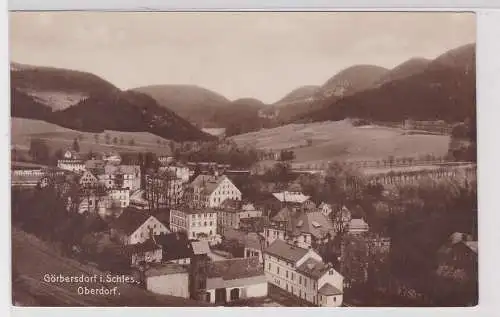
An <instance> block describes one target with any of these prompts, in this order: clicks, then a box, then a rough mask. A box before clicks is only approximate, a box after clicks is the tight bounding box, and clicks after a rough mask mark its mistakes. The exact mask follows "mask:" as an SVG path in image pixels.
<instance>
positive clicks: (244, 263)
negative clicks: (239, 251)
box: [207, 257, 264, 280]
mask: <svg viewBox="0 0 500 317" xmlns="http://www.w3.org/2000/svg"><path fill="white" fill-rule="evenodd" d="M263 274H264V268H263V267H262V264H260V263H259V257H249V258H233V259H227V260H221V261H213V262H209V264H208V267H207V277H208V278H222V279H223V280H234V279H240V278H248V277H254V276H260V275H263Z"/></svg>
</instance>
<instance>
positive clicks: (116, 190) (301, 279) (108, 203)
mask: <svg viewBox="0 0 500 317" xmlns="http://www.w3.org/2000/svg"><path fill="white" fill-rule="evenodd" d="M158 160H159V163H160V167H159V168H158V171H156V173H159V174H165V173H167V174H168V175H169V177H170V180H171V181H170V182H169V185H168V186H166V187H161V190H162V191H166V192H168V193H169V195H162V196H161V197H163V198H162V199H163V203H164V205H165V206H167V207H168V208H166V211H165V212H161V213H160V212H156V213H155V212H153V211H152V210H150V208H148V206H149V201H148V199H151V198H150V197H149V198H148V197H147V195H146V193H147V192H148V190H147V188H148V187H149V188H150V187H151V186H155V181H156V180H157V178H156V177H155V175H156V174H155V175H150V174H148V175H141V168H140V166H138V165H123V164H121V159H120V157H119V155H103V157H102V158H100V159H90V160H86V161H84V160H81V159H79V157H78V155H77V154H76V153H74V152H72V151H67V152H66V153H65V154H64V158H63V159H61V160H59V161H58V164H57V167H58V171H59V172H61V171H66V172H70V173H73V174H74V175H77V176H78V181H79V184H80V187H81V189H82V191H81V197H80V201H79V207H78V211H79V212H89V213H97V214H99V215H101V216H103V215H104V216H112V217H107V218H108V222H109V228H110V229H109V234H110V236H111V237H113V239H114V241H119V242H120V244H121V246H122V249H123V252H124V253H125V255H126V256H127V261H128V263H129V266H130V268H132V269H134V270H135V269H137V270H138V271H140V272H142V273H143V275H142V281H143V283H144V285H145V287H146V288H147V289H148V290H150V291H151V292H155V293H159V294H165V295H172V296H178V297H184V298H192V299H196V300H202V301H206V302H209V303H214V304H226V303H228V302H232V301H237V300H240V299H248V298H262V297H266V296H268V295H269V294H268V292H270V291H271V290H273V289H274V290H278V291H280V292H282V293H285V294H287V296H290V298H292V299H294V300H296V301H299V302H302V303H304V304H306V305H311V306H328V307H338V306H341V305H342V303H343V295H344V288H345V287H346V285H348V283H346V279H345V278H344V276H343V275H342V274H341V273H340V272H342V266H341V265H338V263H332V262H333V261H331V259H329V258H328V259H327V258H326V257H325V256H324V255H323V254H322V252H321V250H324V249H325V247H327V248H328V247H330V246H331V245H334V244H332V243H333V242H334V241H335V238H336V236H337V235H339V233H340V232H342V234H349V235H356V236H363V235H369V233H370V228H369V225H368V223H367V222H366V221H365V220H364V219H363V217H362V216H360V214H359V213H356V212H354V211H355V210H354V209H355V208H356V207H352V206H349V207H348V206H336V205H332V204H329V203H326V202H323V203H320V204H317V203H315V202H313V201H312V200H311V197H309V196H307V195H304V194H303V193H301V192H291V191H282V192H276V193H271V194H269V195H268V196H267V197H262V199H260V200H259V201H258V202H250V201H246V200H245V199H244V197H243V195H242V192H241V191H240V189H239V188H238V187H237V186H236V185H235V184H234V183H233V181H232V180H231V178H230V177H228V175H227V174H225V173H224V171H225V170H227V166H216V167H218V168H216V169H214V168H213V167H214V166H209V167H210V170H212V171H214V170H215V172H213V173H200V174H198V175H195V172H194V168H193V167H191V166H189V165H181V164H175V163H174V162H173V160H172V159H169V158H167V157H160V158H159V159H158ZM16 173H17V174H16ZM30 173H31V174H33V175H35V176H36V177H35V176H34V178H33V179H37V178H38V184H40V180H41V179H43V171H42V170H40V169H33V170H31V171H26V170H19V171H18V170H13V174H12V175H13V185H14V176H16V175H17V176H19V175H23V176H24V177H26V175H28V174H30ZM33 182H34V181H33V180H30V184H31V183H33ZM21 183H22V181H21ZM26 184H27V182H26V183H25V185H26ZM159 188H160V187H159ZM172 193H173V194H172ZM161 197H160V198H161ZM165 197H170V198H169V199H166V198H165ZM171 197H175V199H171ZM159 200H161V199H159ZM105 218H106V217H105ZM109 219H111V220H109ZM372 240H373V239H372ZM228 241H233V242H236V243H237V244H238V245H239V246H241V249H242V252H241V253H238V254H236V253H234V254H232V253H228V252H225V253H224V252H222V250H221V248H220V246H221V245H224V244H225V243H227V242H228ZM373 244H374V245H378V246H379V247H380V248H384V249H388V248H390V239H387V238H384V237H380V238H375V239H374V243H373ZM464 245H465V246H468V247H469V248H472V247H470V245H472V244H470V243H469V244H467V243H465V244H464ZM339 250H340V252H342V248H341V247H339ZM340 258H341V257H339V259H340Z"/></svg>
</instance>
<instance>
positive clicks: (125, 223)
mask: <svg viewBox="0 0 500 317" xmlns="http://www.w3.org/2000/svg"><path fill="white" fill-rule="evenodd" d="M149 217H151V215H149V214H147V213H144V212H141V211H138V210H135V209H132V208H127V209H125V210H124V211H123V212H122V214H121V215H120V216H119V217H118V218H117V219H116V220H115V221H113V222H112V223H111V227H113V228H115V229H118V230H120V231H123V232H124V233H125V234H127V235H130V234H132V233H134V231H136V230H137V229H138V228H139V227H140V226H141V225H142V224H143V223H144V222H145V221H146V220H148V219H149Z"/></svg>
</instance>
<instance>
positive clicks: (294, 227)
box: [272, 207, 334, 238]
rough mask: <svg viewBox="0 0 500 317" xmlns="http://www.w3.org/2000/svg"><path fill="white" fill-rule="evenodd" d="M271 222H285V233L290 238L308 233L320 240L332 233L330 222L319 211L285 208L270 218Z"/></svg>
mask: <svg viewBox="0 0 500 317" xmlns="http://www.w3.org/2000/svg"><path fill="white" fill-rule="evenodd" d="M272 221H275V222H286V223H287V231H289V232H290V234H291V235H292V236H296V235H300V234H301V233H309V234H311V235H313V236H314V237H316V238H320V237H323V236H324V235H325V234H327V233H330V234H333V233H334V228H333V224H332V222H331V221H330V219H328V217H326V216H325V215H323V214H322V213H321V212H320V211H313V212H303V211H292V210H290V209H289V208H287V207H285V208H283V209H281V210H280V211H279V212H278V213H277V214H276V216H274V217H273V218H272Z"/></svg>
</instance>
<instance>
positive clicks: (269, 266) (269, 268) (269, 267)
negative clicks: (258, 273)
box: [267, 263, 271, 271]
mask: <svg viewBox="0 0 500 317" xmlns="http://www.w3.org/2000/svg"><path fill="white" fill-rule="evenodd" d="M267 269H268V270H269V271H271V263H269V265H268V266H267Z"/></svg>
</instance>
